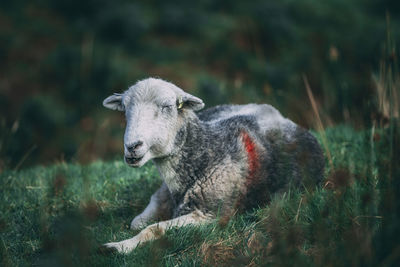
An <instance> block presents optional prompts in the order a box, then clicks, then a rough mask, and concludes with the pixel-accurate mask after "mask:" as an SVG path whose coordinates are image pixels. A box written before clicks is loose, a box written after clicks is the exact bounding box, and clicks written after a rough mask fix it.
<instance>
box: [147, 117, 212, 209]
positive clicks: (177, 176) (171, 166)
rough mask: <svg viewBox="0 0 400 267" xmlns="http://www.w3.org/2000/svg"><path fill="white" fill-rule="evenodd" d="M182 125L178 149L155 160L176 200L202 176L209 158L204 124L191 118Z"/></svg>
mask: <svg viewBox="0 0 400 267" xmlns="http://www.w3.org/2000/svg"><path fill="white" fill-rule="evenodd" d="M184 127H185V128H184V141H183V142H182V144H181V146H180V149H179V151H177V152H176V153H174V154H173V155H171V156H168V157H165V158H162V159H158V160H156V161H155V163H156V166H157V167H158V170H159V172H160V175H161V177H162V179H163V180H164V182H165V183H166V184H167V186H168V188H169V190H170V191H171V194H172V195H173V196H174V198H176V201H178V199H179V198H181V197H183V194H184V192H186V191H187V189H188V188H189V187H191V186H192V185H193V184H194V183H195V182H196V180H198V179H199V178H200V177H201V176H202V174H203V171H204V168H205V166H207V165H208V160H209V159H208V157H207V155H206V148H207V142H206V140H205V131H207V129H206V125H205V124H203V123H202V122H201V121H200V120H199V119H198V118H193V119H192V120H190V121H189V122H188V123H187V124H186V125H185V126H184Z"/></svg>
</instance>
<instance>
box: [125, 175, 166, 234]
mask: <svg viewBox="0 0 400 267" xmlns="http://www.w3.org/2000/svg"><path fill="white" fill-rule="evenodd" d="M171 215H172V200H171V194H170V192H169V189H168V187H167V185H166V184H165V183H163V184H162V185H161V187H160V188H159V189H158V190H157V191H156V192H155V193H154V194H153V195H152V196H151V199H150V203H149V204H148V205H147V207H146V208H145V210H144V211H143V212H142V213H141V214H139V215H138V216H136V217H135V218H134V219H133V220H132V222H131V229H134V230H138V229H141V228H143V227H145V226H146V225H147V224H148V223H149V222H150V221H153V220H167V219H170V218H171Z"/></svg>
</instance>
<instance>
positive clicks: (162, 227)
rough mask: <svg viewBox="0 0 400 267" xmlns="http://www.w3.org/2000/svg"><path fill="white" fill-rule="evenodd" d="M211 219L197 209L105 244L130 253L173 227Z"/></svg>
mask: <svg viewBox="0 0 400 267" xmlns="http://www.w3.org/2000/svg"><path fill="white" fill-rule="evenodd" d="M209 220H210V217H209V216H206V215H204V214H203V213H202V212H201V211H199V210H196V211H193V212H191V213H189V214H186V215H183V216H180V217H178V218H175V219H172V220H168V221H163V222H159V223H155V224H152V225H149V226H147V227H146V228H145V229H143V230H142V231H141V232H140V233H139V234H137V235H136V236H134V237H133V238H131V239H126V240H124V241H121V242H113V243H107V244H104V247H105V248H106V249H108V250H114V251H117V252H119V253H129V252H131V251H132V250H134V249H135V248H136V247H137V246H138V245H139V244H141V243H144V242H147V241H150V240H155V239H157V238H160V237H161V236H163V235H164V233H165V231H166V230H167V229H169V228H171V227H181V226H184V225H188V224H200V223H203V222H206V221H209Z"/></svg>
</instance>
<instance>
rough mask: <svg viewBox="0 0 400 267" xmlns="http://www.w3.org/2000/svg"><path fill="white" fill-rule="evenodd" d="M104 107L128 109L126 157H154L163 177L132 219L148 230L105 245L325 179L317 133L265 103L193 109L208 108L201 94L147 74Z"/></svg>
mask: <svg viewBox="0 0 400 267" xmlns="http://www.w3.org/2000/svg"><path fill="white" fill-rule="evenodd" d="M103 105H104V106H105V107H106V108H109V109H112V110H119V111H123V112H125V116H126V129H125V135H124V159H125V162H126V163H127V164H128V165H129V166H131V167H135V168H137V167H141V166H143V165H144V164H145V163H146V162H148V161H149V160H153V162H154V164H155V166H156V167H157V169H158V171H159V173H160V176H161V178H162V180H163V183H162V185H161V187H160V188H159V189H158V190H157V191H156V192H155V193H154V194H153V195H152V196H151V199H150V203H149V204H148V206H147V207H146V208H145V210H144V211H143V212H142V213H141V214H139V215H137V216H136V217H135V218H134V219H133V220H132V222H131V229H142V228H144V229H143V230H142V231H141V232H140V233H139V234H137V235H136V236H134V237H133V238H130V239H127V240H123V241H121V242H112V243H107V244H104V245H103V246H104V247H103V248H106V249H111V250H114V251H117V252H120V253H129V252H131V251H132V250H134V249H135V248H136V247H137V246H138V245H139V244H141V243H143V242H146V241H149V240H154V239H156V238H159V237H160V236H161V235H163V234H164V233H165V231H166V230H167V229H169V228H171V227H180V226H184V225H188V224H193V225H198V224H202V223H207V222H210V221H212V220H213V219H215V218H217V216H230V215H232V214H234V213H235V212H236V211H246V210H249V209H251V208H254V207H258V206H262V205H263V204H265V203H267V202H268V201H269V200H270V199H271V196H272V195H273V194H275V193H279V192H285V191H287V190H288V188H289V187H290V186H295V187H301V186H304V185H312V186H315V185H317V184H318V183H319V182H320V181H321V179H322V178H323V172H324V157H323V153H322V150H321V148H320V146H319V144H318V142H317V140H316V139H315V138H314V136H313V135H311V134H310V133H309V132H308V131H307V130H305V129H303V128H301V127H300V126H298V125H296V124H295V123H294V122H292V121H290V120H289V119H287V118H284V117H283V116H282V115H281V114H280V112H279V111H278V110H276V109H275V108H274V107H272V106H270V105H267V104H262V105H260V104H248V105H222V106H216V107H212V108H209V109H206V110H204V111H201V112H198V113H196V111H199V110H201V109H202V108H203V107H204V103H203V101H202V100H201V99H200V98H198V97H195V96H193V95H190V94H188V93H186V92H184V91H183V90H182V89H180V88H179V87H177V86H175V85H174V84H172V83H170V82H167V81H164V80H162V79H156V78H148V79H145V80H141V81H138V82H137V83H136V84H134V85H133V86H131V87H130V88H129V89H128V90H127V91H125V92H124V93H122V94H113V95H111V96H109V97H108V98H106V99H105V100H104V102H103ZM160 220H161V221H160ZM151 221H160V222H158V223H154V224H151V225H148V224H149V222H151ZM147 225H148V226H147Z"/></svg>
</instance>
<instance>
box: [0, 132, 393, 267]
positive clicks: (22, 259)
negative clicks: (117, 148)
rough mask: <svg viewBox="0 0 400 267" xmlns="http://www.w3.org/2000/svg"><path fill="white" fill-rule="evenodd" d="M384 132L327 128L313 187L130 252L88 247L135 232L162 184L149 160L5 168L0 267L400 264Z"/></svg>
mask: <svg viewBox="0 0 400 267" xmlns="http://www.w3.org/2000/svg"><path fill="white" fill-rule="evenodd" d="M392 128H393V127H391V128H390V129H388V130H374V131H373V132H372V131H362V132H357V131H355V130H353V129H352V128H349V127H346V126H339V127H335V128H328V129H327V130H326V133H325V134H326V142H327V146H328V149H329V151H330V153H331V156H332V163H333V165H332V166H330V165H329V164H327V175H326V179H325V181H324V184H323V185H321V187H317V188H315V189H312V190H309V189H305V190H302V191H299V190H291V191H289V192H287V193H285V194H283V195H277V196H275V198H274V199H273V200H272V201H271V203H269V204H268V205H267V206H265V207H260V208H258V209H255V210H253V211H249V212H247V213H244V214H237V215H235V216H234V217H233V218H230V220H226V219H225V218H219V219H218V220H216V221H215V222H213V223H211V224H208V225H204V226H200V227H191V226H187V227H183V228H179V229H171V230H169V231H167V234H166V235H165V237H163V238H161V239H160V240H157V241H154V242H150V243H147V244H145V245H143V246H141V247H140V248H138V249H136V250H135V251H134V252H133V253H131V254H129V255H101V254H97V253H96V249H97V247H98V245H99V244H102V243H105V242H109V241H114V240H122V239H125V238H128V237H131V236H133V235H134V234H136V232H135V231H131V230H129V228H128V225H129V223H130V221H131V220H132V218H133V217H134V215H136V214H138V213H139V212H140V211H141V210H142V209H143V208H144V207H145V206H146V204H147V202H148V200H149V198H150V196H151V194H152V193H153V192H154V191H155V190H156V189H157V187H158V186H159V185H160V183H161V181H160V179H159V177H158V174H157V172H156V169H155V167H154V166H153V165H152V164H146V166H144V167H142V168H140V169H131V168H128V167H127V166H125V165H124V164H123V163H122V162H121V161H113V162H100V161H98V162H94V163H92V164H90V165H87V166H81V165H78V164H66V163H61V164H57V165H54V166H50V167H35V168H31V169H27V170H21V171H4V172H3V173H1V174H0V188H1V194H0V235H1V240H0V259H1V260H0V265H2V266H24V265H40V266H70V265H75V266H81V265H84V266H259V265H270V264H271V265H278V266H281V265H294V264H295V265H296V266H326V265H330V266H348V265H354V266H360V265H366V266H376V265H382V266H392V265H393V266H394V265H395V264H396V262H398V261H399V260H400V246H399V244H400V243H399V242H398V241H399V238H398V237H399V236H400V232H399V224H400V220H399V216H400V215H399V214H400V213H399V206H400V204H399V203H400V201H399V200H400V199H399V198H400V197H399V195H400V194H399V192H398V191H399V188H398V187H399V186H398V185H399V176H398V169H399V168H398V166H397V165H398V161H396V160H398V159H399V157H398V153H399V152H397V151H396V150H398V149H397V148H398V147H399V146H397V145H399V138H397V137H398V136H399V135H398V134H397V133H398V129H397V128H396V127H394V129H392ZM391 147H394V148H395V149H392V150H390V148H391ZM388 151H392V152H391V153H392V155H391V154H390V153H388ZM396 172H397V173H396Z"/></svg>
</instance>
